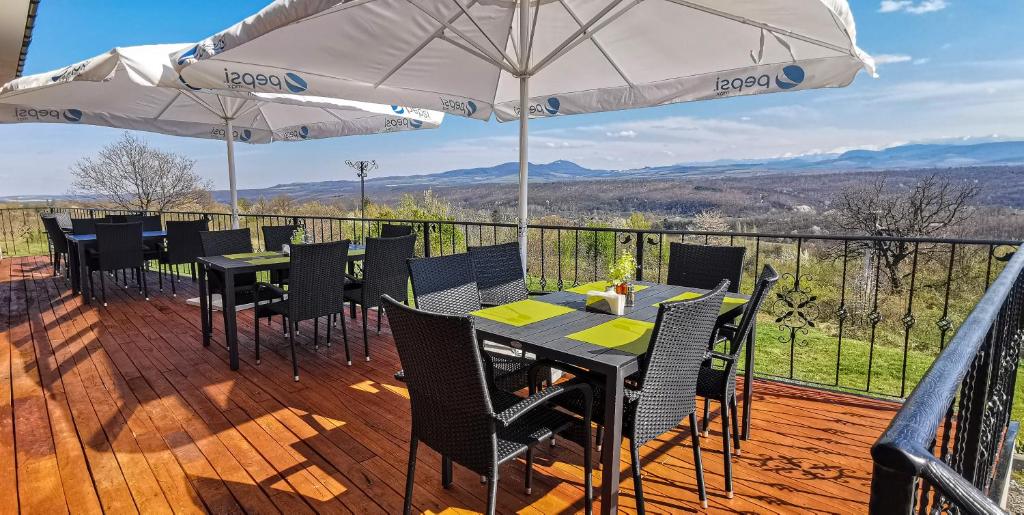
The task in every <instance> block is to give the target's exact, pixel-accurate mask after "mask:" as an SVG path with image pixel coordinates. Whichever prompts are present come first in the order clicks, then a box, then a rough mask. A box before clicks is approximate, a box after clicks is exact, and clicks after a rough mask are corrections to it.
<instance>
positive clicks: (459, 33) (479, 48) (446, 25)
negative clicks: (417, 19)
mask: <svg viewBox="0 0 1024 515" xmlns="http://www.w3.org/2000/svg"><path fill="white" fill-rule="evenodd" d="M406 2H408V3H409V5H412V6H413V7H415V8H417V9H419V11H420V12H422V13H423V14H426V15H427V16H429V17H430V18H431V19H432V20H434V21H435V22H437V23H439V24H441V25H442V26H443V27H444V28H446V29H448V30H450V31H452V33H454V34H455V35H456V36H459V37H460V38H462V39H463V40H464V41H465V42H466V43H469V44H470V45H472V46H473V47H474V48H476V50H477V51H478V52H480V53H481V54H483V55H485V56H487V59H488V60H489V61H491V63H492V64H494V65H495V66H501V67H502V68H504V67H505V65H504V63H502V62H501V61H502V60H504V59H506V58H507V56H505V54H504V53H503V52H502V53H501V56H502V59H501V60H499V59H495V58H494V57H493V56H491V55H490V54H488V53H487V51H486V50H484V49H483V47H482V46H481V45H480V44H479V43H477V42H476V41H473V40H472V39H470V38H469V37H468V36H466V35H465V34H464V33H463V32H462V31H460V30H459V29H456V28H455V27H453V26H452V24H450V23H447V22H445V21H443V20H440V19H438V17H437V16H434V15H433V14H432V13H430V12H428V11H427V10H426V9H424V8H423V7H421V6H420V5H419V4H417V3H416V2H414V1H413V0H406ZM444 39H445V41H448V42H451V39H448V38H444ZM509 64H511V63H509Z"/></svg>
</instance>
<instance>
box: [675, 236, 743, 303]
mask: <svg viewBox="0 0 1024 515" xmlns="http://www.w3.org/2000/svg"><path fill="white" fill-rule="evenodd" d="M746 253H747V248H746V247H729V246H719V245H693V244H690V243H675V242H673V243H672V244H671V245H669V254H668V279H667V280H666V282H667V283H668V284H674V285H676V286H689V287H691V288H700V289H703V290H710V289H712V288H714V287H715V285H716V284H718V283H719V282H721V281H722V279H728V280H729V291H731V292H738V291H740V278H741V277H742V276H743V256H745V255H746Z"/></svg>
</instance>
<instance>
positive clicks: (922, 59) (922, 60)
mask: <svg viewBox="0 0 1024 515" xmlns="http://www.w3.org/2000/svg"><path fill="white" fill-rule="evenodd" d="M930 62H932V59H931V58H930V57H920V58H917V59H914V64H915V65H922V64H928V63H930Z"/></svg>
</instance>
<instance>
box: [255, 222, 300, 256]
mask: <svg viewBox="0 0 1024 515" xmlns="http://www.w3.org/2000/svg"><path fill="white" fill-rule="evenodd" d="M297 228H298V226H297V225H264V226H263V249H264V250H274V251H279V250H281V247H282V246H283V245H284V244H286V243H291V241H292V233H293V232H295V229H297Z"/></svg>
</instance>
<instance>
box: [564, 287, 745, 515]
mask: <svg viewBox="0 0 1024 515" xmlns="http://www.w3.org/2000/svg"><path fill="white" fill-rule="evenodd" d="M726 288H728V281H721V282H720V283H719V284H718V286H717V287H716V288H715V289H714V290H713V291H711V292H709V293H708V294H706V295H704V296H702V297H699V298H696V299H689V300H682V301H678V302H668V303H663V304H662V305H661V306H660V307H659V308H658V318H657V320H656V321H655V323H654V329H653V332H652V333H651V344H650V348H649V349H648V351H647V354H645V355H644V356H643V359H641V361H640V365H641V369H640V372H639V373H638V374H637V375H636V378H635V382H633V381H627V383H626V384H625V387H624V389H623V392H624V394H625V398H624V399H623V410H624V413H623V418H622V436H623V437H625V438H629V448H630V453H631V455H632V470H633V485H634V488H635V490H636V504H637V512H638V513H641V514H642V513H644V493H643V484H642V480H641V477H640V447H642V446H643V445H644V444H645V443H647V442H649V441H651V440H654V439H655V438H657V437H659V436H661V435H662V434H664V433H666V432H668V431H670V430H672V429H674V428H675V427H676V426H678V425H679V424H680V422H681V421H682V420H683V419H684V418H687V417H688V418H689V422H690V440H691V442H690V443H691V445H692V446H693V463H694V468H695V469H696V473H697V493H698V496H699V497H700V501H701V504H702V505H703V506H704V507H705V508H706V507H707V493H706V491H705V489H704V468H703V465H702V463H701V453H700V438H699V436H698V434H697V431H698V430H697V403H696V400H695V398H696V393H697V378H698V375H699V372H700V368H701V363H702V362H703V361H704V360H705V358H706V356H707V352H708V341H710V340H711V337H712V334H713V333H714V330H715V324H716V323H717V321H718V312H719V310H720V309H721V307H722V300H723V299H724V298H725V292H726ZM557 368H559V369H561V370H564V371H566V372H570V373H572V374H573V375H574V376H576V377H575V378H573V379H571V380H570V381H568V383H569V384H575V383H576V382H589V383H591V386H592V387H593V388H594V406H593V420H594V421H595V422H596V423H598V424H600V425H602V426H603V425H604V420H605V417H604V398H603V397H604V391H603V388H602V387H600V386H597V385H601V384H603V382H604V381H603V379H602V378H598V377H595V376H594V375H593V373H591V372H589V371H586V370H581V369H579V368H576V367H572V366H566V365H564V364H560V365H557ZM569 400H574V399H569ZM556 402H557V403H558V404H560V405H562V406H563V407H566V408H568V409H570V410H572V411H576V412H582V410H581V406H579V405H573V404H571V403H566V402H565V400H558V401H556ZM598 434H599V435H600V434H601V432H600V431H599V432H598Z"/></svg>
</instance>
